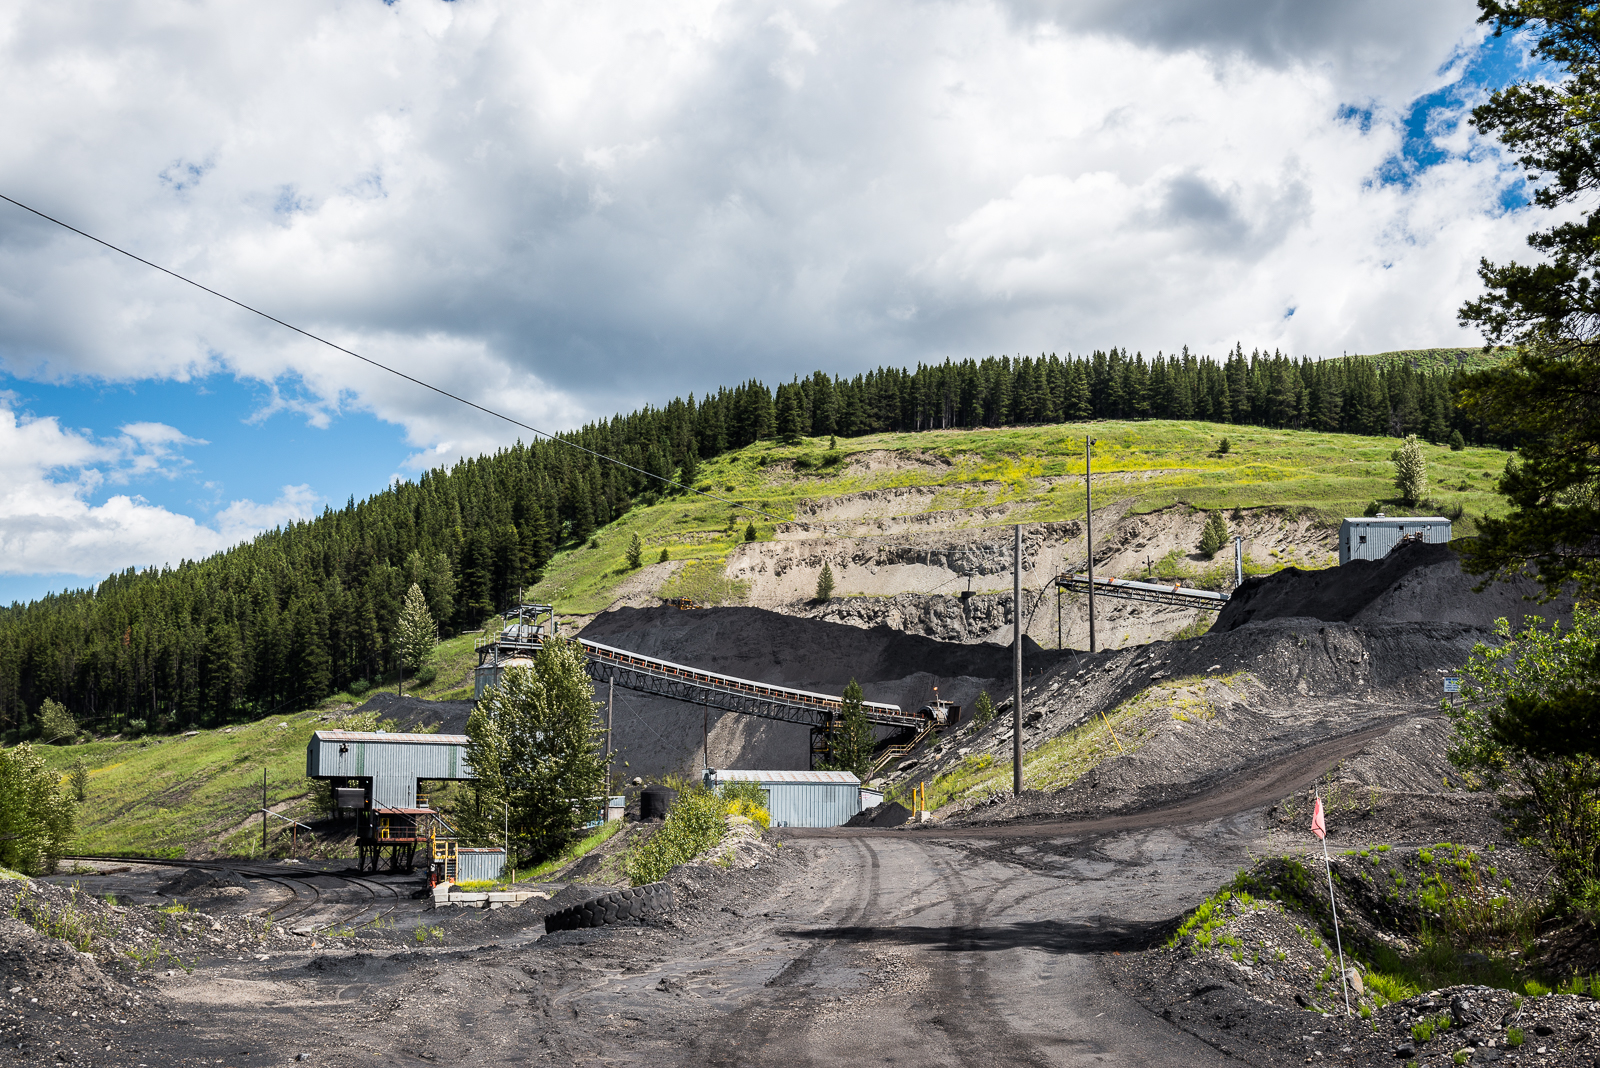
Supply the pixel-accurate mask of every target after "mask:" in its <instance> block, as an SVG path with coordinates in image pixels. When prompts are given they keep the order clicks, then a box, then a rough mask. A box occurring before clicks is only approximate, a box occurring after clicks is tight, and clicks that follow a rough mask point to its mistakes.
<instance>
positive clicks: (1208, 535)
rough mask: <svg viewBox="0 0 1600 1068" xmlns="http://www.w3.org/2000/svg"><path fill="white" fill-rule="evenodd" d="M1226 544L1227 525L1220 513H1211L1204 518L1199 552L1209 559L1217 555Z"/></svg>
mask: <svg viewBox="0 0 1600 1068" xmlns="http://www.w3.org/2000/svg"><path fill="white" fill-rule="evenodd" d="M1227 544H1228V524H1227V522H1226V521H1225V520H1224V519H1223V518H1222V513H1221V512H1212V513H1211V514H1210V515H1208V516H1206V525H1205V527H1204V528H1203V529H1202V530H1201V531H1200V551H1201V552H1202V553H1204V554H1205V555H1206V557H1207V558H1208V559H1209V558H1210V557H1213V556H1215V555H1217V551H1218V550H1219V549H1221V548H1222V547H1223V546H1224V545H1227Z"/></svg>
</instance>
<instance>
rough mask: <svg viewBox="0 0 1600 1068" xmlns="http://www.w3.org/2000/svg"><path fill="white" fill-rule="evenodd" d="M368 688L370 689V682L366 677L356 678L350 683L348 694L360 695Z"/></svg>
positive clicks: (352, 695)
mask: <svg viewBox="0 0 1600 1068" xmlns="http://www.w3.org/2000/svg"><path fill="white" fill-rule="evenodd" d="M370 689H372V683H370V682H368V681H367V680H366V679H357V680H356V681H355V682H352V683H351V684H350V687H349V690H350V696H351V697H360V696H361V695H362V694H364V693H366V692H367V691H368V690H370Z"/></svg>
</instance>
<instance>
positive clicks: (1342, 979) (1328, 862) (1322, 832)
mask: <svg viewBox="0 0 1600 1068" xmlns="http://www.w3.org/2000/svg"><path fill="white" fill-rule="evenodd" d="M1312 794H1313V796H1315V797H1316V799H1317V810H1316V814H1315V816H1314V817H1313V818H1312V821H1311V830H1312V833H1314V834H1316V836H1317V837H1318V838H1319V839H1321V840H1322V866H1323V870H1325V871H1326V872H1327V873H1328V908H1329V909H1331V910H1332V911H1333V944H1334V947H1335V948H1336V949H1338V951H1339V989H1340V990H1342V991H1344V1014H1345V1015H1346V1016H1349V1015H1350V984H1349V982H1348V980H1347V978H1346V976H1345V972H1344V944H1343V942H1342V941H1341V940H1340V938H1339V906H1338V905H1337V904H1336V903H1335V902H1334V900H1333V858H1331V857H1330V856H1328V832H1327V824H1326V821H1325V820H1323V819H1321V818H1320V817H1321V816H1322V794H1321V793H1320V791H1318V790H1317V789H1316V788H1315V787H1313V789H1312ZM1318 823H1322V824H1323V826H1322V827H1320V828H1319V827H1318V826H1317V824H1318Z"/></svg>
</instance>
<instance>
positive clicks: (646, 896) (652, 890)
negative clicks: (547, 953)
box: [544, 883, 675, 932]
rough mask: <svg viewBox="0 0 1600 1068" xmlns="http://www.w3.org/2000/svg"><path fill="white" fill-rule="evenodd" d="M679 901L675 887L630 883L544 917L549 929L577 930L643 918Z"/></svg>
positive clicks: (666, 909)
mask: <svg viewBox="0 0 1600 1068" xmlns="http://www.w3.org/2000/svg"><path fill="white" fill-rule="evenodd" d="M674 904H675V901H674V900H673V897H672V888H671V887H669V886H667V885H666V884H665V883H650V884H649V885H648V886H630V887H628V888H627V889H626V890H613V891H612V892H611V893H609V894H601V895H600V896H599V897H597V898H595V899H594V900H592V901H585V902H584V903H583V904H581V905H573V906H571V907H569V908H564V909H562V910H561V911H560V912H552V913H551V914H550V915H548V916H546V917H545V918H544V929H545V930H546V931H547V932H554V931H574V930H577V929H579V928H582V927H603V926H605V925H606V924H608V923H617V922H619V921H622V920H642V919H647V918H648V917H650V916H654V915H656V914H658V913H662V912H666V911H668V910H670V909H671V908H672V907H673V905H674Z"/></svg>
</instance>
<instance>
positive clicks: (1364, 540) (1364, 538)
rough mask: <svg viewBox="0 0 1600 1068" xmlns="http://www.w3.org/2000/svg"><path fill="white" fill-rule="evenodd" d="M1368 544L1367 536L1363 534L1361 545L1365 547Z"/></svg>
mask: <svg viewBox="0 0 1600 1068" xmlns="http://www.w3.org/2000/svg"><path fill="white" fill-rule="evenodd" d="M1366 543H1367V536H1366V535H1365V534H1363V535H1361V544H1362V545H1365V544H1366Z"/></svg>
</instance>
